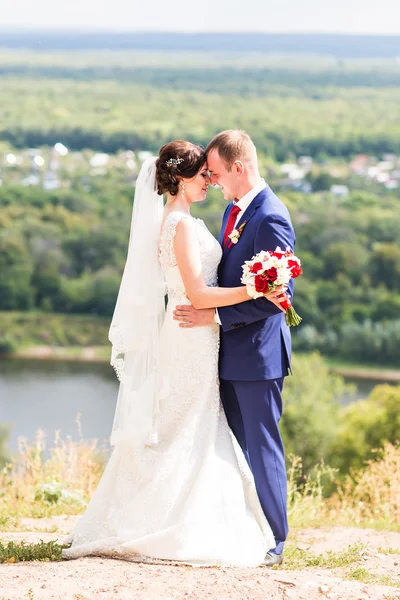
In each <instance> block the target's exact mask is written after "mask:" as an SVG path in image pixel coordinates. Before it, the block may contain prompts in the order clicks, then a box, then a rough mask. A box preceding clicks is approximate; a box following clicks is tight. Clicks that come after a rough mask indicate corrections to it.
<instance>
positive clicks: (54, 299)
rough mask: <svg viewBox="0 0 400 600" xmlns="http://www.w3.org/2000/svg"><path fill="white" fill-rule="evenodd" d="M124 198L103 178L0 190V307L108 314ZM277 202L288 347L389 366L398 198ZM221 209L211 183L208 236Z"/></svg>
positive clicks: (398, 309) (393, 346) (396, 340)
mask: <svg viewBox="0 0 400 600" xmlns="http://www.w3.org/2000/svg"><path fill="white" fill-rule="evenodd" d="M93 181H94V182H96V179H94V180H93ZM132 197H133V189H132V187H131V186H128V185H124V184H117V183H116V182H115V181H114V180H112V179H107V178H100V181H99V182H98V183H93V184H92V188H91V190H90V191H88V190H87V189H85V188H84V187H83V186H82V185H78V184H75V185H74V186H73V187H71V188H70V189H66V190H57V191H54V192H43V191H42V190H40V189H37V188H21V187H6V186H3V187H1V188H0V207H1V209H0V272H1V279H0V310H3V311H31V310H36V311H37V310H39V311H44V312H59V313H68V314H87V315H99V316H105V317H110V316H111V315H112V311H113V309H114V305H115V300H116V295H117V291H118V287H119V282H120V277H121V273H122V269H123V265H124V262H125V258H126V251H127V243H128V236H129V223H130V216H131V207H132ZM282 199H283V200H284V201H285V202H286V204H287V205H288V207H289V209H290V212H291V214H292V217H293V221H294V225H295V229H296V234H297V247H296V251H297V253H298V254H299V256H300V257H301V259H302V261H303V267H304V275H303V276H302V277H300V278H299V279H298V280H297V282H296V292H295V307H296V309H297V311H298V312H299V313H300V314H301V316H302V317H303V319H304V321H303V323H302V324H301V326H300V327H299V328H298V330H296V331H294V343H295V347H296V348H297V349H300V350H304V351H310V350H314V349H318V350H320V351H321V352H322V353H323V354H331V355H336V356H342V357H345V358H349V359H350V360H352V361H357V360H359V361H367V362H368V361H369V362H376V363H383V364H391V365H397V366H398V365H399V364H400V358H399V357H400V320H399V314H400V228H399V225H398V224H399V222H400V204H399V201H398V199H397V198H395V197H391V196H390V195H385V197H383V198H380V197H378V196H375V195H371V194H369V193H366V192H354V193H352V194H350V196H349V197H348V198H346V200H338V199H336V198H334V197H332V196H331V195H330V194H322V195H321V194H314V195H311V196H303V195H300V194H294V193H289V194H285V195H283V196H282ZM223 208H224V203H223V201H222V199H221V197H220V195H219V194H218V192H216V191H215V190H211V192H210V193H209V197H208V199H207V201H206V203H205V204H204V205H203V206H196V214H197V215H198V216H201V217H202V218H204V219H205V221H206V222H207V223H208V224H209V226H210V228H211V230H212V231H213V233H214V234H217V233H218V229H219V224H220V219H221V215H222V212H223ZM5 333H6V332H4V331H3V332H2V334H3V335H5ZM11 337H12V336H11ZM10 343H12V340H11V341H10ZM97 343H98V344H101V343H102V341H101V340H98V342H97ZM103 343H106V340H103Z"/></svg>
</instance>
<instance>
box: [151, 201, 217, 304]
mask: <svg viewBox="0 0 400 600" xmlns="http://www.w3.org/2000/svg"><path fill="white" fill-rule="evenodd" d="M185 218H186V219H192V221H193V222H194V224H195V231H196V235H197V240H198V243H199V249H200V258H201V264H202V267H203V275H204V281H205V283H206V284H207V285H208V286H216V285H217V284H218V281H217V279H218V277H217V271H218V265H219V263H220V260H221V256H222V249H221V246H220V245H219V243H218V242H217V240H216V239H215V238H214V236H213V235H212V234H211V233H210V231H209V230H208V229H207V227H206V225H205V224H204V222H203V221H202V220H201V219H195V218H194V217H191V216H189V215H186V214H185V213H183V212H179V211H174V212H171V213H169V214H168V215H167V216H166V218H165V220H164V223H163V226H162V229H161V235H160V246H159V256H160V264H161V268H162V270H163V272H164V276H165V279H166V282H167V288H168V296H169V297H172V298H174V297H175V298H184V297H185V296H186V293H185V286H184V284H183V281H182V278H181V275H180V272H179V267H178V265H177V262H176V256H175V251H174V237H175V234H176V227H177V225H178V223H179V221H180V220H181V219H185Z"/></svg>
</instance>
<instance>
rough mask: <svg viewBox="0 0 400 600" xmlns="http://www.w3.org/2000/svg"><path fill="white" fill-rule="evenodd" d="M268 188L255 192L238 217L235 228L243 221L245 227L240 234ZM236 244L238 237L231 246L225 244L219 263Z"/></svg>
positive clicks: (264, 196) (261, 201)
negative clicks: (254, 195) (255, 194)
mask: <svg viewBox="0 0 400 600" xmlns="http://www.w3.org/2000/svg"><path fill="white" fill-rule="evenodd" d="M268 189H269V188H268V186H267V187H265V188H264V189H263V190H261V192H260V193H259V194H257V196H256V197H255V198H254V200H253V201H252V202H251V204H250V205H249V206H248V208H247V209H246V210H245V211H244V213H243V215H242V216H241V217H240V219H239V222H238V223H237V225H236V227H235V229H238V228H239V227H240V226H241V225H243V223H246V225H245V227H244V228H243V232H242V235H245V232H246V227H247V225H248V223H249V221H250V219H252V218H253V217H254V215H255V214H256V212H257V210H258V209H259V208H260V206H261V204H262V203H263V202H264V200H265V199H266V198H267V196H268ZM229 212H230V211H229ZM225 225H226V221H225ZM223 231H224V229H223ZM238 244H240V238H239V241H238V243H237V244H232V246H230V245H229V244H228V245H227V246H225V248H223V255H222V260H221V263H222V262H223V261H224V260H225V258H226V257H227V255H228V253H229V252H230V250H232V248H233V247H234V246H235V245H238Z"/></svg>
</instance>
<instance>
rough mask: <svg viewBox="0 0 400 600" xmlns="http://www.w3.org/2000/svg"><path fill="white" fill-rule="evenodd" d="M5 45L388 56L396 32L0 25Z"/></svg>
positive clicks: (394, 50) (394, 51)
mask: <svg viewBox="0 0 400 600" xmlns="http://www.w3.org/2000/svg"><path fill="white" fill-rule="evenodd" d="M0 35H1V45H2V47H4V48H22V49H30V50H36V51H37V50H77V49H79V50H87V49H94V50H103V49H104V50H121V49H122V50H132V49H135V50H151V51H155V50H157V51H171V50H175V51H176V50H178V51H182V52H190V51H192V52H193V51H202V52H234V53H236V52H271V53H275V54H276V53H284V54H287V53H294V54H296V55H299V54H303V53H310V54H326V55H330V56H332V55H333V56H341V57H354V58H366V57H374V58H376V57H391V58H395V57H396V56H398V53H399V45H400V36H398V35H385V36H384V35H351V34H330V33H324V34H320V33H287V34H282V33H237V32H235V33H189V34H188V33H184V34H183V33H176V32H173V33H167V32H159V33H156V32H145V33H95V32H88V31H86V32H78V31H57V32H55V33H53V32H52V31H48V30H47V31H20V32H18V31H15V32H7V31H1V32H0Z"/></svg>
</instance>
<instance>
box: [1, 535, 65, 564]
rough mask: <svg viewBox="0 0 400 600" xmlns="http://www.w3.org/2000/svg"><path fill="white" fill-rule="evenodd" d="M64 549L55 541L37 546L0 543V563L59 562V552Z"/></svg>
mask: <svg viewBox="0 0 400 600" xmlns="http://www.w3.org/2000/svg"><path fill="white" fill-rule="evenodd" d="M66 547H67V546H65V545H60V544H57V542H55V541H51V542H44V541H43V540H41V541H40V542H39V543H38V544H25V543H24V542H20V543H16V542H8V543H7V544H3V543H2V542H0V563H7V564H12V563H17V562H25V561H41V562H49V561H60V560H62V556H61V551H62V549H63V548H66Z"/></svg>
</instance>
